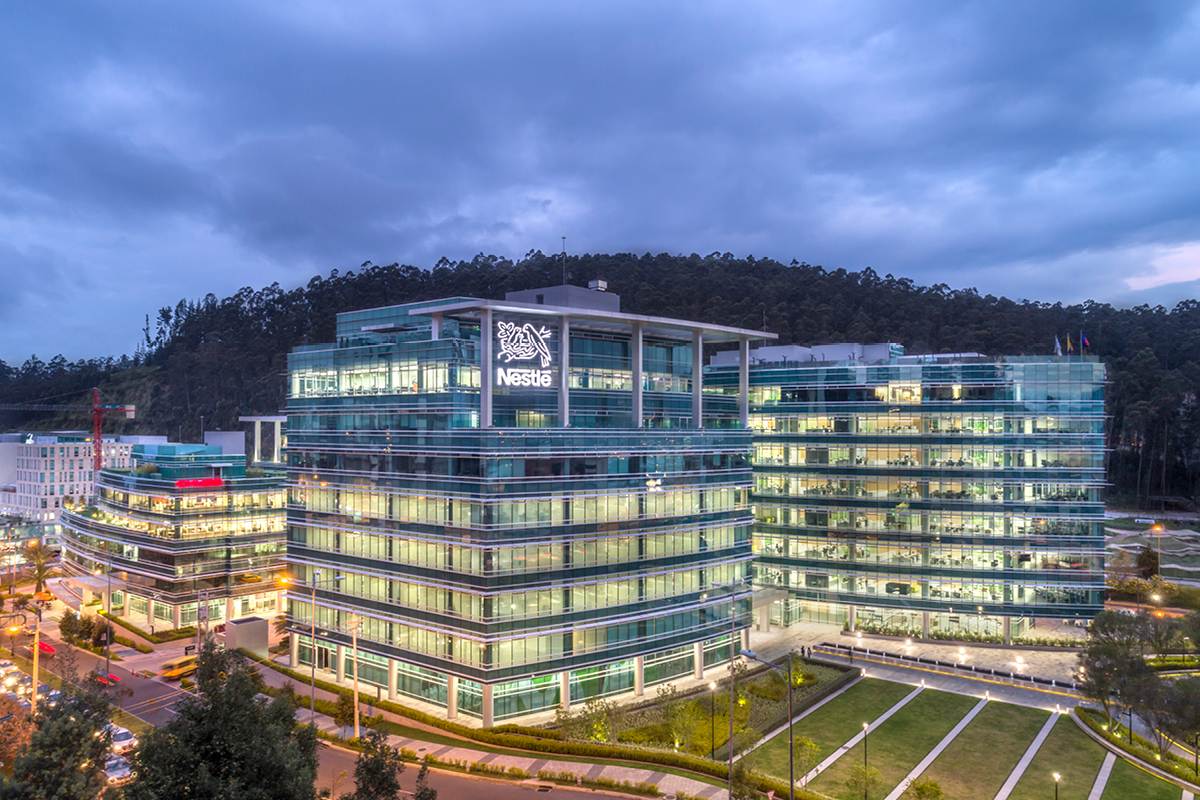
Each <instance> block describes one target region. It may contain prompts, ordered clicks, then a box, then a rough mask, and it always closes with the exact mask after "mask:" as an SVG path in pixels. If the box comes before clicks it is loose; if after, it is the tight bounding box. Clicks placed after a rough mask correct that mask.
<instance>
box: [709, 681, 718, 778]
mask: <svg viewBox="0 0 1200 800" xmlns="http://www.w3.org/2000/svg"><path fill="white" fill-rule="evenodd" d="M708 757H709V758H711V759H712V760H713V761H716V760H717V682H716V681H709V682H708Z"/></svg>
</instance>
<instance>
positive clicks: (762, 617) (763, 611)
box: [758, 603, 771, 633]
mask: <svg viewBox="0 0 1200 800" xmlns="http://www.w3.org/2000/svg"><path fill="white" fill-rule="evenodd" d="M769 630H771V606H770V604H767V603H764V604H763V605H761V606H759V607H758V631H759V633H763V632H766V631H769Z"/></svg>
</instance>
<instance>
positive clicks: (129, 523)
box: [62, 444, 286, 630]
mask: <svg viewBox="0 0 1200 800" xmlns="http://www.w3.org/2000/svg"><path fill="white" fill-rule="evenodd" d="M285 503H286V494H285V489H284V475H283V473H282V472H274V473H272V472H267V471H264V470H262V469H256V468H247V467H246V463H245V456H242V455H226V454H224V453H222V451H221V449H220V448H219V447H214V446H210V445H200V444H165V445H135V446H134V448H133V468H132V469H131V470H116V469H105V470H102V471H101V473H100V479H99V480H98V481H97V482H96V493H95V496H94V497H93V499H92V501H91V502H90V503H89V504H86V505H83V504H80V505H75V506H71V507H69V508H67V509H66V510H65V511H64V513H63V518H62V545H63V564H64V567H65V568H66V569H67V571H68V572H69V573H71V574H74V575H76V576H84V577H88V576H90V578H89V580H87V581H80V582H79V583H80V584H81V585H84V586H85V587H86V589H87V592H88V593H89V594H93V595H98V594H100V593H101V592H104V591H108V589H109V582H108V578H109V574H108V573H109V572H111V574H112V591H111V598H110V601H109V603H108V604H107V605H109V607H110V608H111V610H112V612H113V614H115V615H117V616H127V617H129V618H130V621H131V622H134V623H135V624H137V625H139V626H142V627H146V628H149V629H151V630H156V629H158V630H161V629H164V628H168V629H169V628H177V627H186V626H190V625H195V624H196V622H197V620H198V619H200V618H203V617H204V614H202V613H201V604H203V605H206V606H207V617H206V619H207V621H208V622H209V623H210V624H219V623H221V622H223V621H225V620H227V619H236V618H238V617H243V616H250V615H255V614H257V615H267V616H274V615H275V614H277V613H279V610H280V609H279V607H278V599H279V598H278V596H279V591H278V588H277V578H278V577H279V576H280V575H281V574H282V570H283V557H284V549H285V515H286V510H285Z"/></svg>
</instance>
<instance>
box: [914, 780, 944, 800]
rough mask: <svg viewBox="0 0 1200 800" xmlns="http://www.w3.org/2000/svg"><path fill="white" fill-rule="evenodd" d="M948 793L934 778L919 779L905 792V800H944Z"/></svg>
mask: <svg viewBox="0 0 1200 800" xmlns="http://www.w3.org/2000/svg"><path fill="white" fill-rule="evenodd" d="M945 797H946V793H945V792H944V791H942V787H941V784H939V783H938V782H937V781H935V780H934V779H933V778H917V779H916V780H915V781H913V782H912V783H910V784H909V785H908V788H907V789H906V790H905V791H904V796H903V800H944V799H945Z"/></svg>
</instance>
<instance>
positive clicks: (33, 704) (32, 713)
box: [29, 604, 42, 719]
mask: <svg viewBox="0 0 1200 800" xmlns="http://www.w3.org/2000/svg"><path fill="white" fill-rule="evenodd" d="M33 613H34V615H35V616H36V617H37V621H36V622H34V623H33V691H32V694H31V695H30V697H29V717H30V719H35V718H36V717H37V701H38V656H39V655H40V654H41V650H42V609H41V607H40V606H37V605H36V604H35V608H34V610H33Z"/></svg>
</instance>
